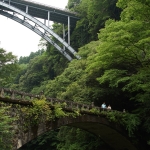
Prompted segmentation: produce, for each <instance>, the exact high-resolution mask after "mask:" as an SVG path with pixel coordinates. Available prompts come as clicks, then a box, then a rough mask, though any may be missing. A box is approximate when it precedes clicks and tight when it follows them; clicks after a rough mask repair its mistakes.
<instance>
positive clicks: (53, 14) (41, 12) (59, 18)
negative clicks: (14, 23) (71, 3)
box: [0, 0, 79, 26]
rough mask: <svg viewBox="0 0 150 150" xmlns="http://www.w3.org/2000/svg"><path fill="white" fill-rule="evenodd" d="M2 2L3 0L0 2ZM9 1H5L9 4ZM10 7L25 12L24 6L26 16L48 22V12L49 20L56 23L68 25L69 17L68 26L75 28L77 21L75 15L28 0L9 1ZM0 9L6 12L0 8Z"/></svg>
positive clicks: (77, 18)
mask: <svg viewBox="0 0 150 150" xmlns="http://www.w3.org/2000/svg"><path fill="white" fill-rule="evenodd" d="M0 1H3V0H0ZM9 1H10V0H5V2H6V3H9ZM10 5H12V6H15V7H17V8H18V9H20V10H22V11H24V12H26V6H28V14H30V15H31V16H34V17H37V18H41V19H45V20H48V12H50V20H51V21H54V22H58V23H63V24H66V25H67V24H68V16H69V17H70V25H71V26H75V25H76V22H77V21H78V20H79V17H77V14H76V13H74V12H70V11H67V10H63V9H59V8H56V7H53V6H50V5H45V4H41V3H37V2H34V1H29V0H11V1H10ZM0 9H3V10H7V8H4V7H2V6H0Z"/></svg>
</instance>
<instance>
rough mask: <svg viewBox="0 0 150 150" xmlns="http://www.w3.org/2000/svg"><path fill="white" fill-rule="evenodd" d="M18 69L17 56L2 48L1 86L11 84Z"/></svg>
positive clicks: (0, 56) (0, 60)
mask: <svg viewBox="0 0 150 150" xmlns="http://www.w3.org/2000/svg"><path fill="white" fill-rule="evenodd" d="M18 70H19V67H18V64H17V57H16V56H14V55H12V53H11V52H9V53H7V52H6V51H5V50H4V49H2V48H0V86H5V87H6V86H8V85H10V83H12V82H13V80H14V78H15V75H16V74H17V72H18Z"/></svg>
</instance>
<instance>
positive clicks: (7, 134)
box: [0, 103, 15, 150]
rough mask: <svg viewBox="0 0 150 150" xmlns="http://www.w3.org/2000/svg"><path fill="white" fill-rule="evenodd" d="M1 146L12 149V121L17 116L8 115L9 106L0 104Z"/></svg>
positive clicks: (4, 149) (7, 149)
mask: <svg viewBox="0 0 150 150" xmlns="http://www.w3.org/2000/svg"><path fill="white" fill-rule="evenodd" d="M0 105H1V107H0V148H1V149H3V150H10V149H11V148H12V142H13V135H14V132H13V130H12V128H13V126H12V122H13V121H14V119H15V118H13V119H12V118H11V117H10V115H8V111H9V107H8V106H5V105H4V104H2V103H1V104H0Z"/></svg>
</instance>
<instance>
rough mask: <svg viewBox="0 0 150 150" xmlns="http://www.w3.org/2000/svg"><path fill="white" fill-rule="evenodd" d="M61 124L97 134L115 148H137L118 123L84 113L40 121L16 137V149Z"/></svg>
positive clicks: (117, 149) (126, 149) (134, 149)
mask: <svg viewBox="0 0 150 150" xmlns="http://www.w3.org/2000/svg"><path fill="white" fill-rule="evenodd" d="M61 126H70V127H76V128H80V129H83V130H86V131H88V132H90V133H92V134H94V135H96V136H99V137H100V138H101V139H102V140H103V141H104V142H105V143H107V144H108V145H109V146H110V147H112V148H114V149H115V150H137V148H136V147H135V146H134V145H133V143H132V142H131V141H130V139H129V138H128V137H127V134H126V133H125V131H123V129H122V128H121V127H120V126H119V125H117V124H115V123H111V122H109V121H108V120H107V119H106V118H104V117H100V116H94V115H89V114H84V115H82V116H78V117H76V118H73V117H66V118H58V119H56V120H55V121H52V122H46V123H42V124H40V125H38V126H36V127H34V128H33V129H32V130H30V131H29V132H28V133H25V134H24V136H22V137H20V139H18V149H19V148H21V147H22V146H23V145H25V144H26V143H28V142H30V141H31V140H32V139H34V138H37V137H38V136H39V135H41V134H44V133H46V132H48V131H50V130H53V129H57V128H59V127H61ZM22 135H23V134H22ZM27 137H28V138H27ZM19 145H20V147H19Z"/></svg>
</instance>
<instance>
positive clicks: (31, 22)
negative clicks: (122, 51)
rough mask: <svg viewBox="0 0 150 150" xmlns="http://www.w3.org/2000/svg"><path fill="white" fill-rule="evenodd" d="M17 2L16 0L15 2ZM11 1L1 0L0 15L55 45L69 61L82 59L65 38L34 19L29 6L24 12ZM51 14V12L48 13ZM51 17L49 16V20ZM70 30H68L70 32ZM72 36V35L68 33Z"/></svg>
mask: <svg viewBox="0 0 150 150" xmlns="http://www.w3.org/2000/svg"><path fill="white" fill-rule="evenodd" d="M14 1H15V0H14ZM21 2H22V1H21ZM10 4H11V1H10V0H5V1H3V0H0V14H1V15H3V16H5V17H8V18H10V19H12V20H14V21H16V22H18V23H20V24H22V25H24V26H25V27H27V28H29V29H30V30H32V31H33V32H35V33H36V34H38V35H39V36H41V37H42V38H43V39H45V40H46V41H47V42H49V43H50V44H51V45H53V46H54V47H55V48H56V49H57V50H58V51H59V52H60V53H61V54H62V55H64V56H65V57H66V58H67V59H68V60H69V61H71V60H72V59H73V57H76V58H77V59H79V58H80V57H79V56H77V52H76V51H75V50H74V49H73V48H72V47H71V46H70V43H67V42H66V41H65V40H64V38H61V37H59V36H58V35H57V34H56V33H54V32H53V31H52V30H51V29H50V28H49V26H46V24H44V23H42V22H41V21H39V20H38V19H36V18H34V17H33V16H31V15H30V14H29V13H28V9H29V7H28V5H26V6H25V8H26V9H25V10H26V11H22V10H21V8H20V7H19V8H20V9H18V8H17V7H14V6H13V5H10ZM48 14H49V11H48ZM49 17H50V16H48V20H49V19H50V18H49ZM68 23H69V25H68V27H69V26H70V17H69V16H68ZM69 31H70V29H68V32H69ZM68 35H70V33H68ZM51 37H54V38H55V39H56V41H57V42H54V40H52V38H51ZM69 40H70V39H69ZM58 42H60V43H61V45H63V48H61V47H60V46H59V45H58V44H57V43H58Z"/></svg>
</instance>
